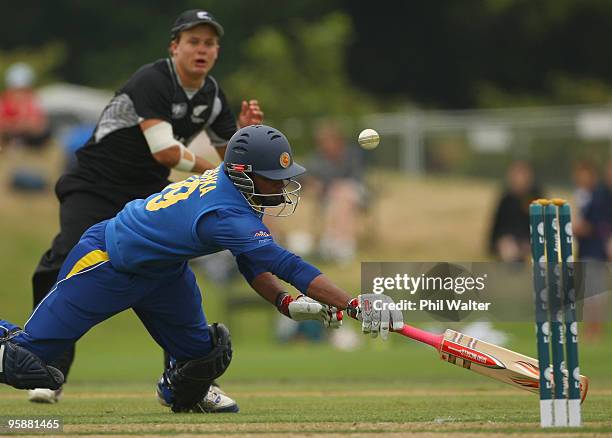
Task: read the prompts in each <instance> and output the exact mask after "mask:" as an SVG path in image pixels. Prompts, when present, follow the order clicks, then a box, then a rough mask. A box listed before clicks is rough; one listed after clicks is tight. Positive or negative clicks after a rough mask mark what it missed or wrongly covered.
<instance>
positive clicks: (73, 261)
mask: <svg viewBox="0 0 612 438" xmlns="http://www.w3.org/2000/svg"><path fill="white" fill-rule="evenodd" d="M105 228H106V221H104V222H100V223H99V224H96V225H94V226H93V227H91V228H90V229H89V230H87V231H86V232H85V234H83V236H82V237H81V240H80V241H79V243H78V244H77V245H76V246H75V247H74V248H73V249H72V251H71V252H70V254H68V257H67V259H66V261H65V262H64V264H63V266H62V269H61V271H60V274H59V277H58V282H57V283H56V284H55V286H54V287H53V288H52V289H51V291H50V292H49V293H48V294H47V296H46V297H45V298H44V299H43V300H42V301H41V302H40V304H39V305H38V307H36V309H34V311H33V312H32V315H31V316H30V318H29V319H28V321H27V322H26V324H25V326H24V331H23V332H22V333H21V334H19V335H17V336H16V337H14V338H13V339H11V341H12V342H15V343H16V344H19V345H21V346H22V347H24V348H26V349H27V350H29V351H31V352H32V353H34V354H36V355H37V356H38V357H40V358H41V359H42V360H43V361H45V362H47V363H48V362H49V361H51V360H53V359H54V358H55V357H57V356H58V355H60V354H61V353H62V352H63V351H64V350H66V348H68V347H69V346H71V345H72V344H73V343H75V342H76V341H77V340H78V339H79V338H80V337H81V336H83V335H84V334H85V333H87V331H89V329H91V328H92V327H93V326H95V325H96V324H99V323H100V322H102V321H104V320H106V319H108V318H110V317H111V316H113V315H116V314H117V313H119V312H122V311H124V310H126V309H130V308H131V309H133V310H134V312H135V313H136V315H138V317H139V318H140V320H141V321H142V323H143V324H144V326H145V327H146V329H147V330H148V332H149V334H150V335H151V336H152V337H153V339H155V341H156V342H157V343H158V344H159V345H160V346H161V347H162V348H163V349H164V350H165V351H167V352H168V353H169V354H170V356H172V357H173V358H174V359H176V360H179V361H182V360H189V359H195V358H199V357H203V356H206V355H207V354H208V353H209V352H210V350H211V349H212V345H211V340H210V336H209V333H208V324H207V322H206V316H205V315H204V311H203V310H202V297H201V294H200V290H199V288H198V285H197V283H196V280H195V276H194V274H193V272H192V271H191V269H190V268H189V266H188V265H187V263H185V264H184V269H182V270H181V272H180V273H179V274H173V275H172V276H170V277H164V278H162V279H159V278H155V279H153V278H148V277H143V276H141V275H135V274H130V273H125V272H119V271H117V270H116V269H115V268H114V267H113V265H112V263H111V261H110V260H109V259H108V255H107V253H106V251H105V250H106V245H105V241H104V230H105ZM0 326H4V327H6V328H7V329H11V328H14V327H15V325H13V324H11V323H9V322H8V321H4V320H0Z"/></svg>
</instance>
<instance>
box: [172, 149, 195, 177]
mask: <svg viewBox="0 0 612 438" xmlns="http://www.w3.org/2000/svg"><path fill="white" fill-rule="evenodd" d="M179 148H180V149H181V158H180V159H179V161H178V163H176V164H175V165H174V168H175V169H176V170H182V171H184V172H191V171H192V170H193V168H194V167H195V164H196V162H195V155H194V154H193V153H192V152H191V151H189V150H187V148H186V147H185V146H183V145H182V144H179Z"/></svg>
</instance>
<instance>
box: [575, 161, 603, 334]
mask: <svg viewBox="0 0 612 438" xmlns="http://www.w3.org/2000/svg"><path fill="white" fill-rule="evenodd" d="M574 181H575V184H576V187H577V188H576V192H575V198H576V205H577V207H578V208H577V209H576V214H575V215H574V218H573V221H572V222H573V232H574V236H575V237H576V238H577V240H578V257H577V258H576V259H577V260H579V261H580V262H582V263H584V264H583V265H582V266H580V267H583V268H584V275H583V278H584V299H585V301H584V316H585V322H586V324H585V337H586V338H587V339H594V340H596V339H599V338H601V336H602V335H603V322H604V321H605V314H606V304H607V303H606V294H605V291H606V290H607V285H606V278H607V273H606V262H607V261H609V260H612V258H610V257H609V254H608V252H607V246H608V243H609V240H610V239H611V232H612V213H611V209H612V164H609V165H608V169H607V171H606V178H605V179H604V181H600V179H599V174H598V171H597V167H596V166H595V164H594V163H593V162H591V161H579V162H577V163H576V164H575V165H574Z"/></svg>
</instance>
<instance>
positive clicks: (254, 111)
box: [238, 100, 264, 128]
mask: <svg viewBox="0 0 612 438" xmlns="http://www.w3.org/2000/svg"><path fill="white" fill-rule="evenodd" d="M263 118H264V113H263V111H262V110H261V108H260V107H259V102H257V101H256V100H249V101H248V102H247V101H246V100H243V101H242V108H241V109H240V115H239V116H238V125H240V127H241V128H244V127H245V126H250V125H260V124H261V123H263Z"/></svg>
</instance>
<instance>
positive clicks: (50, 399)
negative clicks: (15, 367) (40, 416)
mask: <svg viewBox="0 0 612 438" xmlns="http://www.w3.org/2000/svg"><path fill="white" fill-rule="evenodd" d="M63 392H64V390H63V388H59V389H56V390H53V389H47V388H36V389H30V390H29V391H28V400H29V401H31V402H32V403H49V404H53V403H57V402H58V401H59V400H60V398H61V397H62V394H63Z"/></svg>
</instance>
